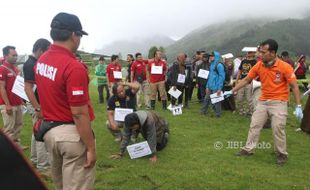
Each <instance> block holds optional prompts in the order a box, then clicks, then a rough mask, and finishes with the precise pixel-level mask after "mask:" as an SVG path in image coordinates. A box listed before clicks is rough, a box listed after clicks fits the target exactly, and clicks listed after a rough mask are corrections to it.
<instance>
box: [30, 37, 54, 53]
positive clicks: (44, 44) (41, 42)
mask: <svg viewBox="0 0 310 190" xmlns="http://www.w3.org/2000/svg"><path fill="white" fill-rule="evenodd" d="M50 45H51V42H49V41H48V40H47V39H44V38H40V39H38V40H37V41H36V42H35V43H34V44H33V48H32V53H34V52H36V51H38V50H42V51H43V52H45V51H46V50H47V49H48V47H49V46H50Z"/></svg>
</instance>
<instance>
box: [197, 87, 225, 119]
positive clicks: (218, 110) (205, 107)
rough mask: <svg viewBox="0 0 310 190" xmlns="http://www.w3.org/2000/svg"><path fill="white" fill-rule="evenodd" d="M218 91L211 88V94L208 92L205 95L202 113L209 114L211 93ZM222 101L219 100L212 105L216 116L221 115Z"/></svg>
mask: <svg viewBox="0 0 310 190" xmlns="http://www.w3.org/2000/svg"><path fill="white" fill-rule="evenodd" d="M214 93H216V91H214V90H211V92H210V94H206V97H205V100H204V102H203V106H202V109H201V113H203V114H207V113H208V108H209V105H210V104H212V103H211V98H210V95H211V94H214ZM221 104H222V103H221V102H217V103H215V104H213V105H212V107H213V109H214V111H215V116H216V117H220V116H221V111H222V109H221V106H222V105H221Z"/></svg>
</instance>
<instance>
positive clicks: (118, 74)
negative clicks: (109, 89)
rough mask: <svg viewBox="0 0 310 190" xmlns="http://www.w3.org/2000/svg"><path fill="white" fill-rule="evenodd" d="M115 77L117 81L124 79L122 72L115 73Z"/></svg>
mask: <svg viewBox="0 0 310 190" xmlns="http://www.w3.org/2000/svg"><path fill="white" fill-rule="evenodd" d="M113 76H114V78H115V79H122V72H120V71H113Z"/></svg>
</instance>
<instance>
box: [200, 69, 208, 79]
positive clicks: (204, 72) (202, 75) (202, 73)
mask: <svg viewBox="0 0 310 190" xmlns="http://www.w3.org/2000/svg"><path fill="white" fill-rule="evenodd" d="M198 77H200V78H203V79H208V77H209V71H207V70H204V69H199V72H198Z"/></svg>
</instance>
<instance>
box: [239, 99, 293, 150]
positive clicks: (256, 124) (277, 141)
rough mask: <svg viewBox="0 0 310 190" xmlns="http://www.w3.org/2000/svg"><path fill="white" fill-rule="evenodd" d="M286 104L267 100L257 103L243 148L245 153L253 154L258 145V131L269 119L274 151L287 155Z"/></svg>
mask: <svg viewBox="0 0 310 190" xmlns="http://www.w3.org/2000/svg"><path fill="white" fill-rule="evenodd" d="M287 107H288V106H287V102H285V101H277V100H268V101H258V104H257V107H256V110H255V111H254V113H253V115H252V121H251V126H250V130H249V133H248V139H247V142H246V145H245V147H243V148H242V149H244V150H246V151H247V152H254V149H255V147H256V145H257V143H258V140H259V135H260V131H261V129H262V128H263V126H264V125H265V123H266V120H267V119H268V115H269V116H270V117H271V126H272V135H273V139H274V149H275V151H276V152H277V153H281V154H284V155H287V154H288V153H287V151H286V136H285V125H286V118H287Z"/></svg>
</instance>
